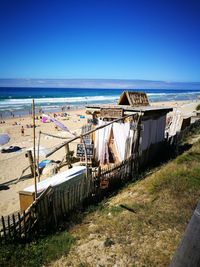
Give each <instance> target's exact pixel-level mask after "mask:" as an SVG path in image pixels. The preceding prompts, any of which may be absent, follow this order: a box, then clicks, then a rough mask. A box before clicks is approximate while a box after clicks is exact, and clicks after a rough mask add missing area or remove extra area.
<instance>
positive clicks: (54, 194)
mask: <svg viewBox="0 0 200 267" xmlns="http://www.w3.org/2000/svg"><path fill="white" fill-rule="evenodd" d="M197 127H200V120H199V121H198V122H195V123H194V124H192V125H191V126H189V127H188V128H186V129H185V130H183V131H182V132H180V133H177V136H175V137H174V138H173V140H172V139H170V140H169V144H170V146H174V147H175V145H177V144H178V143H179V141H180V139H182V138H184V137H185V136H186V135H187V133H188V132H189V131H191V130H192V129H194V128H197ZM156 145H157V144H156ZM151 151H155V148H153V147H152V149H148V150H147V151H145V152H144V153H142V154H138V153H137V154H133V155H131V156H130V157H129V158H128V159H126V160H124V161H123V162H121V163H120V164H115V165H114V164H113V165H109V166H108V167H107V168H105V169H100V168H98V169H96V170H94V171H93V172H92V173H90V174H89V175H88V178H84V179H82V180H81V181H80V180H79V181H77V182H75V183H73V184H70V185H66V186H64V187H63V186H57V187H54V188H52V187H49V188H47V189H46V190H45V191H44V192H43V193H42V194H41V195H40V196H39V197H38V198H37V199H36V201H34V202H33V203H32V205H31V206H30V207H29V208H28V209H27V210H26V211H25V212H24V213H23V214H20V213H15V214H12V215H11V216H5V217H2V218H0V241H1V242H12V241H16V240H17V241H18V240H30V239H32V238H33V237H35V236H37V235H40V234H44V233H46V232H48V231H49V230H52V229H56V228H57V227H58V226H59V224H61V223H62V222H63V221H65V220H66V219H67V218H68V217H69V214H70V213H71V212H72V211H73V210H75V209H76V207H80V206H81V205H82V204H83V203H84V202H85V201H86V200H89V199H91V197H92V196H96V197H97V199H98V198H100V199H101V197H102V196H104V195H105V194H106V192H111V191H113V190H114V189H115V188H116V187H118V186H120V185H122V184H124V183H125V182H127V181H130V180H135V179H136V175H137V173H138V171H139V170H140V169H141V168H143V163H144V162H146V161H147V157H148V160H150V158H151V157H152V154H151ZM156 151H157V149H156ZM152 153H153V152H152Z"/></svg>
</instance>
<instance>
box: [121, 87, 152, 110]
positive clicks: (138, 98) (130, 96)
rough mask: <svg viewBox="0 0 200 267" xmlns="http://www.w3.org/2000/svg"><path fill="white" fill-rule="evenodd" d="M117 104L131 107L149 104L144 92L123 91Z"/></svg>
mask: <svg viewBox="0 0 200 267" xmlns="http://www.w3.org/2000/svg"><path fill="white" fill-rule="evenodd" d="M118 105H129V106H132V107H138V106H149V101H148V97H147V95H146V94H145V93H144V92H130V91H124V92H123V93H122V94H121V96H120V98H119V101H118Z"/></svg>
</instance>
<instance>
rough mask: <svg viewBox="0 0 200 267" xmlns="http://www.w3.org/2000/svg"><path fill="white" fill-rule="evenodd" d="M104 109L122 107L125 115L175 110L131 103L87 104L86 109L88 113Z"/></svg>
mask: <svg viewBox="0 0 200 267" xmlns="http://www.w3.org/2000/svg"><path fill="white" fill-rule="evenodd" d="M102 109H119V110H120V109H122V110H123V113H124V115H127V114H131V113H135V112H142V113H144V115H145V114H146V115H147V114H149V113H157V114H159V113H162V114H163V113H164V114H166V113H168V112H170V111H172V110H173V108H170V107H158V106H150V105H149V106H137V107H132V106H129V105H87V106H86V111H88V113H91V114H92V113H99V112H100V111H101V110H102Z"/></svg>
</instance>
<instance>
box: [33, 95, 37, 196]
mask: <svg viewBox="0 0 200 267" xmlns="http://www.w3.org/2000/svg"><path fill="white" fill-rule="evenodd" d="M32 116H33V173H34V184H35V199H36V198H37V180H36V155H35V101H34V99H33V105H32Z"/></svg>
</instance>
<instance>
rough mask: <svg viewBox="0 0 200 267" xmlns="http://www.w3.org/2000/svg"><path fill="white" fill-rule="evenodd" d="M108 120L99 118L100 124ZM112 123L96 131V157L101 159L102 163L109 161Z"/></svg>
mask: <svg viewBox="0 0 200 267" xmlns="http://www.w3.org/2000/svg"><path fill="white" fill-rule="evenodd" d="M107 123H108V122H106V121H103V120H99V123H98V126H102V125H105V124H107ZM111 129H112V124H110V125H108V126H106V127H105V128H103V129H100V130H98V131H96V138H95V149H96V159H97V160H100V163H101V164H104V163H105V162H107V163H109V153H108V142H109V139H110V134H111Z"/></svg>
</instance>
